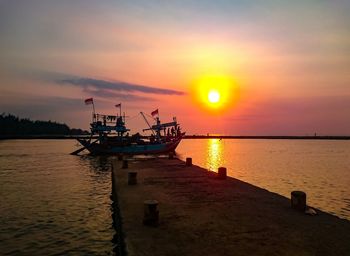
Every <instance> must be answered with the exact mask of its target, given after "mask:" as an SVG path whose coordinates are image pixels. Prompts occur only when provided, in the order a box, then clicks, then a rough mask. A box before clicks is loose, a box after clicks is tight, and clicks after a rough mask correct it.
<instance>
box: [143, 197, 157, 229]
mask: <svg viewBox="0 0 350 256" xmlns="http://www.w3.org/2000/svg"><path fill="white" fill-rule="evenodd" d="M143 205H144V215H143V225H146V226H154V227H155V226H158V222H159V211H158V209H157V207H158V201H157V200H146V201H144V202H143Z"/></svg>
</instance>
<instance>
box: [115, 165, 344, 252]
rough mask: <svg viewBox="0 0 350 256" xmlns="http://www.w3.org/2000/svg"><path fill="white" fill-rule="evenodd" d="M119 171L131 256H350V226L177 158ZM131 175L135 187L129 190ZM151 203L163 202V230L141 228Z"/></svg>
mask: <svg viewBox="0 0 350 256" xmlns="http://www.w3.org/2000/svg"><path fill="white" fill-rule="evenodd" d="M113 165H114V168H113V173H112V178H113V179H114V187H113V190H114V191H113V193H116V194H117V195H118V202H119V209H120V213H121V218H122V226H123V232H124V237H125V243H126V250H127V254H128V255H129V256H133V255H145V256H146V255H152V256H157V255H176V256H178V255H191V256H194V255H200V256H203V255H291V256H292V255H317V256H320V255H337V256H339V255H350V242H349V241H350V221H347V220H343V219H339V218H338V217H335V216H332V215H330V214H327V213H324V212H321V211H318V210H317V212H318V215H317V216H308V215H305V214H304V213H301V212H298V211H296V210H293V209H291V206H290V200H289V199H287V198H285V197H282V196H280V195H278V194H275V193H271V192H269V191H267V190H264V189H261V188H258V187H256V186H253V185H250V184H248V183H245V182H242V181H240V180H237V179H234V178H230V177H227V179H226V180H219V179H216V178H215V175H212V174H211V173H210V172H208V171H206V170H204V169H203V168H200V167H198V166H191V167H186V166H185V163H184V162H182V161H180V160H178V159H152V160H143V161H138V162H136V161H129V168H128V169H121V168H120V167H121V166H122V163H121V161H115V162H114V163H113ZM129 171H137V172H138V174H137V180H138V184H137V185H132V186H130V185H127V183H128V182H127V178H128V172H129ZM147 199H156V200H157V201H159V206H158V209H159V225H158V227H150V226H144V225H143V224H142V220H143V211H144V208H143V202H144V200H147Z"/></svg>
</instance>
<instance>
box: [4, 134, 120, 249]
mask: <svg viewBox="0 0 350 256" xmlns="http://www.w3.org/2000/svg"><path fill="white" fill-rule="evenodd" d="M75 148H76V146H75V142H74V141H73V140H25V141H24V140H12V141H0V254H1V255H8V254H10V255H112V250H113V247H114V244H113V243H112V242H111V240H112V238H113V235H114V233H115V231H114V229H113V228H112V218H111V214H112V210H111V200H110V199H109V195H110V193H111V174H110V164H109V160H108V159H107V158H103V157H102V158H101V157H89V156H84V157H77V156H71V155H69V153H70V152H71V151H72V149H75Z"/></svg>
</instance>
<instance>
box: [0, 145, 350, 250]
mask: <svg viewBox="0 0 350 256" xmlns="http://www.w3.org/2000/svg"><path fill="white" fill-rule="evenodd" d="M75 149H77V146H76V142H75V141H74V140H7V141H0V252H1V254H3V255H10V254H11V255H112V251H113V248H114V247H115V246H116V245H115V244H114V243H113V242H112V241H113V236H114V234H115V230H114V229H113V228H112V218H111V214H112V208H111V203H112V202H111V200H110V194H111V173H110V169H111V168H110V167H111V166H110V164H111V159H113V157H109V158H108V157H92V156H87V155H84V156H72V155H69V153H70V152H72V151H74V150H75ZM177 154H178V155H179V156H180V157H181V158H182V159H184V158H186V157H192V158H193V163H194V164H197V165H200V166H202V167H204V168H206V169H210V170H214V171H215V170H217V168H218V167H219V166H225V167H227V170H228V175H230V176H232V177H235V178H238V179H240V180H243V181H246V182H249V183H251V184H254V185H256V186H259V187H262V188H265V189H268V190H270V191H272V192H275V193H278V194H281V195H283V196H286V197H290V192H291V191H293V190H302V191H305V192H306V193H307V200H308V204H309V205H311V206H314V207H317V208H320V209H322V210H324V211H326V212H329V213H332V214H335V215H337V216H339V217H341V218H347V219H349V220H350V141H323V140H322V141H321V140H320V141H316V140H315V141H314V140H312V141H311V140H219V139H209V140H183V141H182V142H181V143H180V145H179V147H178V149H177Z"/></svg>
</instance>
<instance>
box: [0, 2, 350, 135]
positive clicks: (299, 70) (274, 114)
mask: <svg viewBox="0 0 350 256" xmlns="http://www.w3.org/2000/svg"><path fill="white" fill-rule="evenodd" d="M349 5H350V4H349V3H347V2H344V1H338V0H336V1H332V2H322V1H308V2H306V3H305V2H304V1H293V2H288V3H287V2H280V1H264V3H262V2H261V1H248V2H247V1H224V0H220V1H215V3H214V1H200V2H198V1H172V2H158V1H132V3H131V2H130V1H118V2H115V1H107V0H103V1H98V2H96V1H92V0H91V1H90V0H87V1H74V3H71V1H41V0H31V1H23V2H13V1H3V2H1V3H0V24H1V25H0V35H1V40H0V53H1V56H2V58H1V59H0V110H1V112H9V113H13V114H16V115H20V116H21V117H29V118H33V119H51V120H56V121H59V122H65V123H67V124H68V125H70V126H72V127H81V128H85V129H86V128H88V122H89V119H90V108H89V106H84V104H83V99H85V98H88V97H93V98H94V99H95V103H96V108H97V110H98V111H99V112H102V113H113V112H116V109H115V108H114V107H113V106H114V105H115V104H117V103H119V102H122V106H123V110H125V112H126V113H127V115H128V116H130V117H134V116H136V115H137V114H138V113H139V111H144V112H146V113H150V112H151V111H153V110H154V109H156V108H158V109H159V111H160V115H161V116H160V117H161V119H163V120H164V121H168V120H171V118H172V116H174V115H176V116H177V118H178V120H179V121H180V123H181V124H182V126H183V129H184V130H186V131H187V132H188V133H190V134H192V133H197V134H206V133H222V134H234V135H306V134H309V135H310V134H314V133H315V132H317V133H318V134H323V135H326V134H327V135H340V134H349V133H350V120H349V118H348V117H349V114H350V90H349V82H350V73H349V72H348V67H349V66H350V63H349V62H350V58H349V57H350V56H349V53H350V35H349V31H350V30H349V25H348V24H350V16H349V15H348V13H349V11H350V6H349ZM213 77H216V78H218V77H219V78H220V79H212V78H213ZM205 81H207V82H205ZM208 81H210V82H209V84H208ZM224 81H226V82H224ZM227 81H229V82H227ZM210 83H212V84H210ZM209 87H213V88H214V87H215V88H216V89H218V90H219V91H220V90H221V99H222V101H221V103H220V107H217V108H211V107H210V104H208V103H205V102H203V96H201V94H203V92H205V91H206V90H207V89H208V88H209ZM159 89H161V90H159ZM204 98H205V96H204ZM129 125H130V126H131V128H132V129H137V130H140V128H143V127H144V125H145V124H144V123H143V120H142V119H141V118H140V116H138V117H135V118H132V119H130V120H129Z"/></svg>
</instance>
